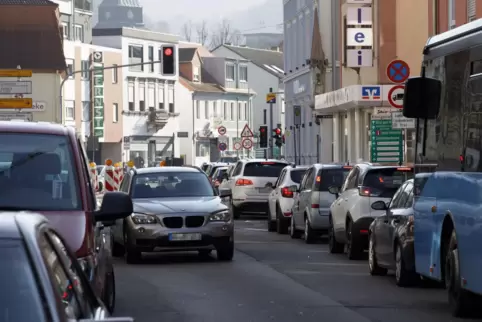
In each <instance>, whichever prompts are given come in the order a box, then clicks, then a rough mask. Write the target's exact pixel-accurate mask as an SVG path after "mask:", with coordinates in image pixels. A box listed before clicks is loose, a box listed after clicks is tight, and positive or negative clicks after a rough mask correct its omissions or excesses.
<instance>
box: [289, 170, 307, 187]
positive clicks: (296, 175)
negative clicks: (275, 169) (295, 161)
mask: <svg viewBox="0 0 482 322" xmlns="http://www.w3.org/2000/svg"><path fill="white" fill-rule="evenodd" d="M305 172H306V169H297V170H291V171H290V178H291V181H293V182H294V183H298V184H300V183H301V179H303V175H304V174H305Z"/></svg>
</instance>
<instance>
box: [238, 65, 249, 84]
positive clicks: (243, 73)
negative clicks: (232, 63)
mask: <svg viewBox="0 0 482 322" xmlns="http://www.w3.org/2000/svg"><path fill="white" fill-rule="evenodd" d="M239 81H240V82H247V81H248V66H242V65H241V66H239Z"/></svg>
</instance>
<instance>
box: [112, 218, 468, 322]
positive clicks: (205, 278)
mask: <svg viewBox="0 0 482 322" xmlns="http://www.w3.org/2000/svg"><path fill="white" fill-rule="evenodd" d="M236 225H237V226H236V227H237V228H236V236H235V243H236V250H237V251H236V253H235V258H234V260H233V262H231V263H222V262H217V261H216V260H215V257H214V256H213V257H212V258H210V259H204V260H203V259H201V258H199V257H198V256H197V254H195V253H193V254H172V253H171V254H159V255H158V254H154V255H152V256H151V255H149V256H147V257H146V259H145V262H144V263H142V264H140V265H127V264H125V263H124V262H123V260H121V259H117V260H116V279H117V308H116V316H132V317H134V318H135V319H136V322H171V321H175V322H238V321H239V322H264V321H276V322H298V321H299V322H305V321H310V322H311V321H316V322H320V321H323V322H332V321H333V322H368V321H380V322H382V321H383V322H407V321H410V322H418V321H420V322H449V321H472V320H458V319H454V318H452V317H451V316H450V313H449V312H448V310H447V299H446V295H445V292H444V291H443V290H440V289H436V288H428V287H425V288H407V289H404V288H399V287H397V286H396V285H395V282H394V278H393V276H386V277H372V276H370V274H369V273H368V265H367V262H366V260H361V261H349V260H348V259H346V257H345V256H343V255H331V254H329V253H328V248H327V245H326V242H324V241H323V240H321V241H320V242H319V243H318V244H315V245H306V244H304V242H303V241H302V240H292V239H290V237H289V236H288V235H278V234H276V233H268V232H267V231H266V226H265V221H263V220H260V219H259V218H258V219H256V218H243V220H240V221H238V222H237V223H236Z"/></svg>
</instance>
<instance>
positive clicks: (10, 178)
mask: <svg viewBox="0 0 482 322" xmlns="http://www.w3.org/2000/svg"><path fill="white" fill-rule="evenodd" d="M74 160H75V158H74V156H73V151H72V148H71V145H70V142H69V138H68V137H65V136H59V135H49V134H33V133H0V185H1V186H2V187H8V189H4V190H3V191H2V192H0V209H2V208H19V209H25V210H39V211H42V210H54V211H62V210H80V209H81V201H80V197H79V191H78V185H77V184H76V183H77V180H76V178H77V173H76V169H75V161H74Z"/></svg>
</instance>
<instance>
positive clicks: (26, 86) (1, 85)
mask: <svg viewBox="0 0 482 322" xmlns="http://www.w3.org/2000/svg"><path fill="white" fill-rule="evenodd" d="M0 94H1V95H4V94H7V95H9V94H32V82H31V81H18V82H15V81H12V82H11V81H0Z"/></svg>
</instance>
